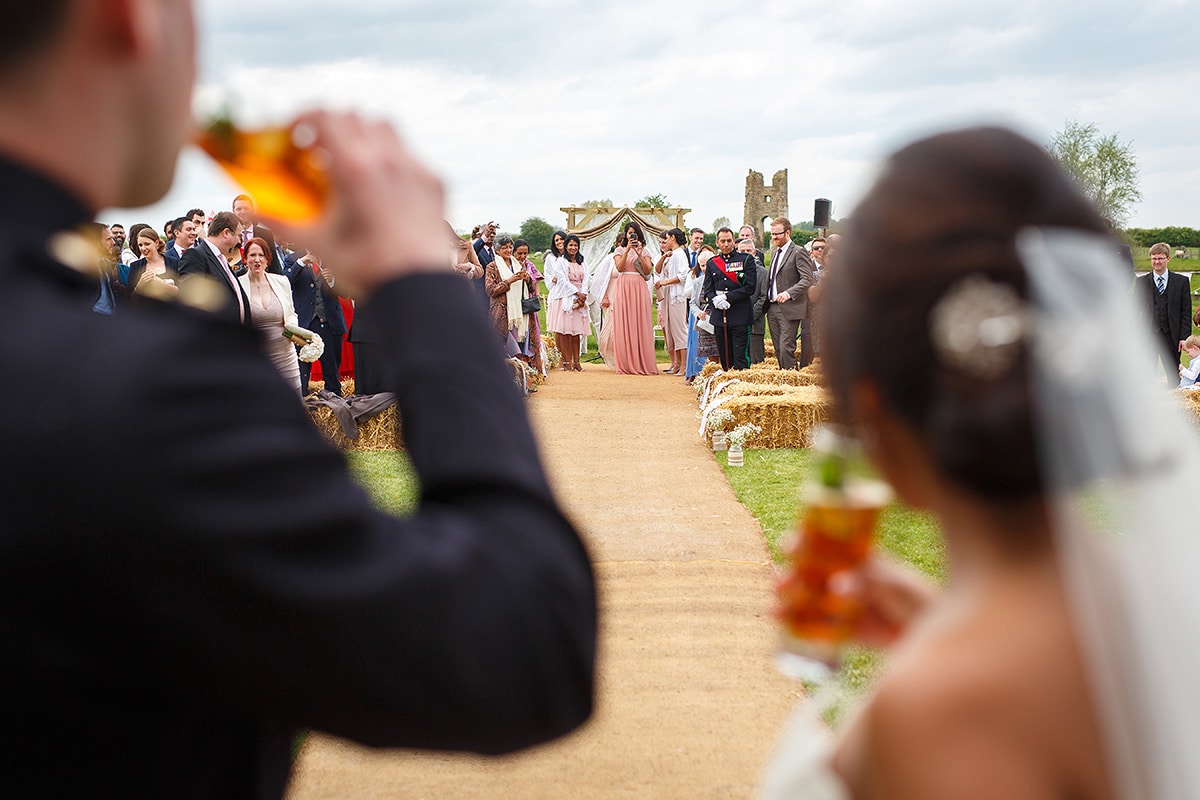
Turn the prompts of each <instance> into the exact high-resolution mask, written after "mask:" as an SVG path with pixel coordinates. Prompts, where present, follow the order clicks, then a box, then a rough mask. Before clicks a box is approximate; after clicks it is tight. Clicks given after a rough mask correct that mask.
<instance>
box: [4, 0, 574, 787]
mask: <svg viewBox="0 0 1200 800" xmlns="http://www.w3.org/2000/svg"><path fill="white" fill-rule="evenodd" d="M4 20H5V25H3V26H0V281H2V282H3V285H4V291H5V293H6V297H7V298H8V301H9V304H10V306H11V310H12V313H13V314H14V315H15V318H14V319H13V320H11V321H12V323H13V325H14V326H15V327H14V330H20V331H21V332H22V335H21V336H10V337H4V338H2V339H0V358H2V359H3V361H4V363H5V364H6V365H8V366H9V367H11V368H13V369H14V370H15V371H16V373H17V374H20V375H21V376H22V377H23V378H24V379H25V380H26V382H27V383H28V385H29V386H30V387H31V391H29V392H24V393H21V395H20V399H19V400H18V399H16V396H15V395H13V396H11V397H10V399H9V401H8V402H7V405H6V406H5V407H4V412H5V413H3V414H0V448H2V449H3V452H4V455H5V457H4V459H3V463H4V465H5V466H4V467H3V468H2V469H3V474H2V476H0V477H2V479H0V517H2V518H3V520H4V522H3V525H0V545H2V547H3V549H4V553H5V557H4V559H3V560H0V626H2V627H3V631H4V635H3V637H0V653H2V655H0V659H2V661H3V664H4V675H5V678H6V680H7V686H8V689H7V691H6V693H5V701H4V718H5V722H6V723H7V724H8V726H9V727H10V728H11V729H12V730H13V731H15V732H16V734H17V741H15V742H14V743H13V744H11V745H10V746H9V747H8V748H6V751H5V752H6V753H7V756H6V757H5V758H4V760H3V763H4V767H5V770H4V780H5V785H6V786H8V787H9V790H10V791H11V792H14V793H15V795H19V796H24V795H36V796H41V797H83V796H97V797H222V798H224V797H281V796H282V795H283V792H284V789H285V786H286V783H287V778H288V771H289V763H290V746H291V743H292V741H293V737H294V734H295V732H296V731H297V730H301V729H306V728H315V729H320V730H323V731H328V732H330V733H332V734H334V735H338V736H343V737H348V738H351V739H355V740H358V741H361V742H364V743H366V744H369V745H374V746H403V747H419V748H437V749H455V750H470V751H476V752H481V753H499V752H506V751H511V750H515V749H517V748H521V747H525V746H529V745H532V744H535V743H538V742H542V741H545V740H547V739H550V738H552V737H555V736H558V735H561V734H563V733H566V732H567V731H569V730H571V729H573V728H574V727H576V726H577V725H579V724H580V723H581V722H582V721H583V720H584V719H585V718H586V717H587V716H588V714H589V712H590V710H591V704H592V688H593V665H594V654H595V631H596V610H595V592H594V585H593V578H592V573H591V568H590V564H589V562H588V559H587V555H586V553H585V551H584V548H583V546H582V545H581V543H580V541H579V538H578V536H577V535H576V533H575V531H574V530H573V529H572V527H571V525H570V523H569V522H567V520H566V519H565V518H564V517H563V515H562V513H561V512H560V510H559V509H558V507H557V505H556V503H555V500H554V498H553V496H552V495H551V492H550V489H549V487H548V484H547V481H546V479H545V476H544V473H543V470H542V467H541V464H540V462H539V459H538V455H537V449H536V447H535V443H534V439H533V435H532V433H531V430H530V427H529V424H528V421H527V419H526V415H525V410H524V405H523V402H522V400H521V398H520V396H519V395H518V394H517V392H516V391H515V389H514V387H513V385H512V382H511V380H510V379H509V377H508V374H507V372H506V371H505V369H504V366H503V363H502V360H501V358H500V356H499V355H498V354H497V353H495V352H493V351H494V348H488V347H481V346H480V345H479V343H480V342H483V341H487V340H488V339H489V337H490V336H491V329H490V327H489V325H488V323H487V321H486V319H485V317H484V316H483V315H482V314H481V313H480V312H479V310H478V307H477V306H478V304H477V302H476V301H475V300H474V298H473V297H472V294H471V290H470V288H469V287H468V286H467V285H466V284H465V283H464V281H463V280H462V279H461V278H459V277H457V276H456V275H454V274H453V273H452V272H451V271H450V269H449V265H448V263H447V261H448V259H447V258H446V255H447V252H446V244H445V237H441V236H432V237H431V236H429V235H428V233H429V231H434V230H441V229H442V228H444V226H445V222H444V220H443V202H444V201H443V190H442V185H441V182H440V181H439V180H438V179H437V178H436V177H435V176H433V175H432V174H431V173H430V172H428V171H427V170H426V169H425V167H424V166H422V165H421V164H420V163H418V162H417V161H416V160H415V159H414V158H413V157H412V156H411V155H410V154H409V152H408V151H407V150H406V149H405V148H404V147H403V146H402V145H401V144H400V143H399V141H398V139H397V137H396V135H395V133H394V132H393V130H392V129H391V128H390V127H389V126H387V125H385V124H382V123H371V122H367V121H364V120H362V119H361V118H359V117H357V116H355V115H352V114H332V113H325V112H315V113H311V114H307V115H305V116H303V117H302V118H301V119H300V124H303V125H305V126H307V127H308V128H309V129H310V130H311V132H312V134H313V140H314V142H315V146H316V147H318V148H320V150H321V151H322V154H323V163H325V164H326V165H327V178H328V185H329V187H330V193H329V196H328V198H327V203H328V205H327V207H326V208H327V211H326V213H325V214H324V215H322V216H321V217H320V218H319V219H318V220H316V221H315V222H314V223H313V224H312V225H311V227H305V228H298V227H295V226H290V225H285V224H283V223H280V222H275V223H274V224H275V227H276V230H277V231H279V232H280V234H281V235H282V236H284V238H286V239H289V240H291V241H304V242H306V243H309V245H310V246H311V247H312V248H313V250H314V251H316V252H322V253H337V254H338V264H337V265H336V267H337V270H338V274H337V280H338V282H339V286H340V287H344V288H345V290H346V291H348V292H350V291H351V290H353V293H354V294H357V295H358V296H359V297H366V296H370V298H371V302H372V304H373V306H374V307H375V308H377V309H379V310H380V312H381V313H380V314H379V328H380V335H381V337H382V338H383V340H384V342H385V345H386V347H385V348H384V349H385V351H386V353H387V364H386V370H385V381H386V382H387V384H388V388H389V389H390V390H392V391H394V392H396V394H397V399H398V403H399V406H400V413H401V416H402V417H403V419H404V438H405V444H406V446H407V448H408V454H409V456H410V457H411V460H412V463H413V465H414V468H415V470H416V472H417V475H418V478H419V483H420V486H421V498H420V504H419V506H418V507H417V509H416V511H415V512H414V513H413V515H412V516H411V517H408V518H406V519H403V520H401V519H397V518H394V517H391V516H388V515H386V514H383V513H381V512H379V511H376V510H375V509H373V508H372V507H371V504H370V503H369V502H368V500H367V498H366V495H365V494H364V493H363V492H362V490H361V489H360V488H359V487H358V486H357V485H356V484H355V483H354V482H353V481H352V480H351V477H350V475H349V474H348V472H347V469H346V464H345V461H344V459H343V458H342V457H341V456H340V455H339V454H338V453H337V452H336V451H335V450H333V449H332V448H331V447H330V446H329V445H328V444H327V443H326V442H325V441H324V440H323V439H322V437H321V436H320V434H319V433H318V432H317V431H316V430H315V428H314V427H313V426H312V425H311V424H310V422H309V419H308V416H307V414H306V413H305V411H304V409H303V408H302V407H301V405H300V404H299V403H297V402H296V397H295V393H294V391H292V390H291V388H290V387H289V386H287V384H286V383H285V382H284V381H283V380H282V379H281V378H280V376H279V375H278V373H276V372H275V370H274V369H272V367H271V365H270V363H269V361H268V360H267V359H266V357H265V356H264V355H263V354H262V353H261V348H260V341H259V334H258V333H257V332H255V331H254V330H252V329H247V328H244V327H242V326H241V325H238V324H237V323H236V322H232V321H227V320H225V319H222V318H219V317H217V316H214V315H212V314H210V313H208V312H206V311H204V310H201V308H199V307H203V306H204V302H202V300H203V292H201V293H199V294H197V295H195V297H194V298H192V301H189V302H194V303H195V305H194V306H193V305H188V303H187V302H183V301H181V302H180V303H179V304H178V305H167V304H165V303H160V302H157V301H148V302H145V303H140V304H135V305H128V306H127V307H126V308H123V309H121V311H120V313H118V314H113V315H102V314H96V313H93V312H92V310H91V308H92V304H93V302H94V300H95V293H96V280H97V272H96V262H97V259H96V251H95V247H94V237H92V238H91V239H89V238H88V237H87V236H85V235H81V234H80V233H79V231H80V230H81V229H86V226H87V225H88V224H89V223H90V222H91V220H92V219H93V218H94V216H95V214H96V213H97V211H98V210H100V209H102V208H109V207H137V206H142V205H146V204H148V203H151V202H154V201H155V200H157V199H158V198H160V197H161V196H162V195H163V194H164V193H165V192H166V190H167V188H168V187H169V185H170V183H171V180H172V176H173V172H174V166H175V163H176V158H177V156H178V153H179V149H180V147H181V146H182V144H183V142H184V141H185V139H186V138H187V135H188V132H189V129H190V127H191V124H190V123H191V107H190V96H189V93H188V92H187V91H180V87H181V86H190V85H191V83H192V81H193V80H194V76H195V50H194V42H193V31H194V20H193V15H192V5H191V2H190V0H125V1H124V2H120V3H112V2H107V1H106V0H39V2H36V3H21V4H15V5H13V6H12V7H11V9H9V10H7V11H6V12H5V14H4ZM113 86H120V87H122V89H123V91H120V92H116V93H114V92H112V91H111V89H112V87H113ZM142 108H153V109H154V113H152V114H144V113H138V109H142ZM81 120H85V121H86V124H81V122H80V121H81ZM398 242H399V243H400V245H399V246H398V245H397V243H398ZM199 285H203V284H199ZM181 296H182V292H181ZM445 320H454V325H450V326H441V327H444V328H445V330H443V331H442V332H441V333H440V334H439V336H438V338H437V342H436V343H431V341H430V339H429V337H428V335H427V334H428V331H429V330H430V329H431V328H432V327H433V326H434V325H435V324H436V323H440V322H444V321H445ZM435 344H436V348H435V346H434V345H435ZM463 420H470V421H471V424H469V425H464V424H463ZM281 476H282V478H281ZM67 762H69V763H67Z"/></svg>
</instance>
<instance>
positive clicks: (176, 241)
mask: <svg viewBox="0 0 1200 800" xmlns="http://www.w3.org/2000/svg"><path fill="white" fill-rule="evenodd" d="M171 230H172V232H173V233H174V234H175V237H174V238H173V239H171V240H170V241H169V242H167V249H166V250H165V251H164V252H163V260H164V261H166V262H167V269H170V270H174V271H175V272H179V259H181V258H183V254H184V253H185V252H186V251H187V250H188V248H190V247H191V246H192V245H193V244H195V242H196V234H197V228H196V225H195V223H194V222H192V221H191V220H190V219H188V218H187V217H177V218H176V219H175V222H174V223H173V224H172V225H171Z"/></svg>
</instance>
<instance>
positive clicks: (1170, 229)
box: [1125, 225, 1200, 247]
mask: <svg viewBox="0 0 1200 800" xmlns="http://www.w3.org/2000/svg"><path fill="white" fill-rule="evenodd" d="M1125 234H1126V235H1127V236H1128V237H1129V238H1130V240H1131V243H1132V244H1135V245H1137V246H1139V247H1149V246H1150V245H1152V244H1155V243H1157V242H1166V243H1167V244H1169V245H1171V246H1173V247H1200V230H1196V229H1195V228H1182V227H1180V226H1178V225H1168V226H1167V227H1165V228H1129V229H1128V230H1126V231H1125Z"/></svg>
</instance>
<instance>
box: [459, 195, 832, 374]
mask: <svg viewBox="0 0 1200 800" xmlns="http://www.w3.org/2000/svg"><path fill="white" fill-rule="evenodd" d="M769 232H770V237H771V245H772V246H771V249H770V254H769V257H768V256H767V255H765V254H764V253H763V251H762V249H761V248H760V247H759V243H758V241H757V236H756V233H755V230H754V228H753V227H751V226H749V225H746V226H743V227H742V228H740V229H739V230H738V231H737V232H736V234H735V232H734V231H733V229H732V228H728V227H722V228H720V229H719V230H717V231H716V232H715V243H716V247H715V248H714V247H713V246H711V245H707V244H705V231H704V230H703V229H701V228H692V229H691V230H690V231H687V232H686V233H685V232H684V231H683V230H682V229H680V228H669V229H666V230H663V231H661V232H660V233H657V234H650V235H653V236H655V237H656V239H657V244H658V247H657V255H654V256H652V255H651V249H650V248H649V247H648V245H649V242H648V241H647V232H646V231H645V230H643V228H642V226H641V225H640V224H638V223H637V222H636V221H627V222H626V223H625V224H624V226H623V227H622V228H621V229H620V230H619V231H618V232H617V234H616V240H615V242H614V246H613V249H612V251H611V252H609V253H608V254H606V255H604V256H603V257H602V258H600V259H599V260H598V261H597V262H596V263H593V264H589V263H586V261H585V259H584V256H583V254H582V248H581V244H582V243H581V241H580V239H579V237H578V236H577V235H575V234H573V233H567V232H565V231H561V230H559V231H555V232H554V234H553V235H552V237H551V242H550V248H549V249H548V250H547V251H546V252H545V254H544V256H543V261H542V268H541V270H539V269H538V268H537V267H536V266H535V265H534V262H533V261H531V260H530V259H529V252H530V247H529V243H528V242H526V241H524V240H521V239H516V240H513V239H512V238H511V237H508V236H504V235H500V234H498V232H497V226H496V223H495V222H488V223H486V224H484V225H480V226H477V227H476V228H475V229H474V230H472V232H471V236H470V241H471V243H472V244H471V246H470V247H468V246H467V244H466V243H465V241H463V240H461V239H460V238H459V237H458V236H457V234H454V233H453V231H451V233H450V235H451V237H452V244H453V246H454V248H455V251H454V252H455V253H456V255H455V256H454V257H453V260H454V262H455V268H456V269H457V270H458V272H459V273H460V274H462V275H463V276H464V277H466V278H469V279H472V280H473V281H474V283H475V285H476V288H477V291H478V294H479V297H480V302H481V303H483V304H484V306H485V308H486V309H487V311H488V314H489V317H490V319H491V320H492V324H493V327H494V329H495V331H496V335H497V338H498V340H499V343H500V345H501V347H503V349H504V351H505V353H506V354H507V355H508V356H509V357H510V358H513V359H517V360H520V361H523V362H524V363H526V364H528V365H529V366H530V368H531V369H533V370H534V371H536V372H539V373H541V374H543V375H544V374H546V371H547V369H548V362H549V358H548V357H547V352H548V351H547V348H546V346H545V345H544V344H543V336H542V333H543V331H542V324H541V319H542V317H541V315H539V313H538V312H539V311H543V310H544V319H545V327H546V328H547V332H548V333H549V334H550V335H551V337H552V339H551V341H552V342H553V348H554V351H555V352H556V353H557V354H558V368H559V369H560V370H562V371H565V372H577V371H580V370H581V369H582V367H581V363H580V362H581V358H582V357H583V353H584V351H585V350H586V348H587V346H588V344H587V343H588V337H589V336H591V337H593V341H594V345H595V348H596V350H597V351H598V352H597V353H596V354H595V356H594V358H598V359H600V360H602V361H603V363H605V364H606V365H608V366H610V367H611V368H612V369H613V370H614V371H616V372H617V373H621V374H631V375H659V374H667V375H676V376H681V377H683V378H684V381H685V382H686V383H688V384H691V383H692V381H693V379H694V378H695V376H696V375H697V374H699V372H700V370H701V369H703V367H704V364H705V363H706V362H708V361H717V362H719V363H720V364H721V365H722V366H723V367H724V368H726V369H730V368H732V369H744V368H746V367H748V366H749V365H751V364H755V363H759V362H762V361H763V360H765V357H766V354H765V337H766V335H767V330H768V328H769V332H770V336H771V339H772V342H773V345H774V347H775V351H776V353H777V354H778V358H779V363H780V366H781V367H782V368H785V369H800V368H803V367H805V366H807V365H808V364H809V363H811V362H812V360H813V358H815V356H816V355H817V353H818V352H819V343H818V342H817V341H816V326H815V324H814V323H813V321H814V320H815V318H816V315H817V313H818V309H819V302H818V300H819V296H820V280H821V277H822V275H823V273H824V270H825V269H826V267H827V265H829V264H830V263H831V262H832V257H833V253H834V248H835V247H836V244H837V240H838V238H839V237H838V235H837V234H830V236H829V237H828V239H826V238H825V237H823V236H818V237H816V238H814V239H813V240H812V241H811V242H808V243H807V244H806V245H803V246H802V245H799V244H796V243H795V242H794V241H793V240H792V225H791V223H790V222H789V221H788V220H787V219H783V218H780V219H777V220H774V221H773V222H772V223H771V224H770V226H769ZM655 308H657V322H656V321H655V314H654V310H655ZM768 323H769V324H768ZM658 336H661V337H662V340H663V349H664V351H665V354H666V362H667V363H666V365H665V366H664V367H663V368H661V369H660V368H659V365H658V362H657V357H656V339H657V337H658ZM798 346H799V349H800V352H799V356H798V357H797V356H796V350H797V347H798Z"/></svg>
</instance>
